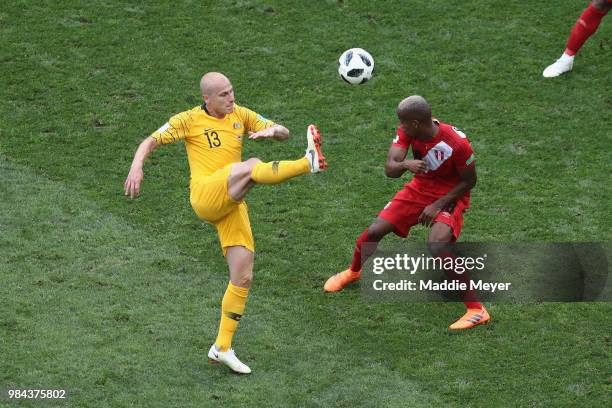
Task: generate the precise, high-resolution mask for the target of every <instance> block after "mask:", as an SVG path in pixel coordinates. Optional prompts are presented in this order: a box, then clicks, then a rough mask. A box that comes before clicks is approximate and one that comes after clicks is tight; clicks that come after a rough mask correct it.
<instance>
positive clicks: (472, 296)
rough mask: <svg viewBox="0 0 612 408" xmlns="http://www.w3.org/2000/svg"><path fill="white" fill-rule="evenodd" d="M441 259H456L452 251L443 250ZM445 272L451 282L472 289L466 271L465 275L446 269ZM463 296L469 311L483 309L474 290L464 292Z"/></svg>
mask: <svg viewBox="0 0 612 408" xmlns="http://www.w3.org/2000/svg"><path fill="white" fill-rule="evenodd" d="M439 257H440V258H442V259H446V258H455V254H453V252H452V251H450V250H443V251H442V253H440V255H439ZM444 272H445V273H446V276H448V277H449V278H450V279H451V280H458V281H459V282H461V283H465V284H466V286H467V287H468V288H469V287H470V275H469V274H468V272H467V271H465V272H464V273H458V272H455V271H454V270H452V269H444ZM462 295H463V304H464V305H465V307H467V308H468V309H482V308H483V306H482V303H480V302H479V301H478V296H477V295H476V292H474V290H473V289H468V290H466V291H465V292H463V294H462Z"/></svg>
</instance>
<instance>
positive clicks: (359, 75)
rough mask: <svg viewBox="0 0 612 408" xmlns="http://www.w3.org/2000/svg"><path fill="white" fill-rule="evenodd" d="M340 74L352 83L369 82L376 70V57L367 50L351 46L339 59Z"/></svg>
mask: <svg viewBox="0 0 612 408" xmlns="http://www.w3.org/2000/svg"><path fill="white" fill-rule="evenodd" d="M338 62H339V63H340V65H339V66H338V74H340V78H342V79H344V80H345V81H346V82H348V83H349V84H351V85H359V84H363V83H366V82H368V80H369V79H370V78H372V71H373V70H374V58H372V56H371V55H370V53H368V52H367V51H366V50H364V49H361V48H351V49H350V50H346V51H344V52H343V53H342V55H341V56H340V59H339V60H338Z"/></svg>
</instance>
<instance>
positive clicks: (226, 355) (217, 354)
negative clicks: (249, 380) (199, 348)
mask: <svg viewBox="0 0 612 408" xmlns="http://www.w3.org/2000/svg"><path fill="white" fill-rule="evenodd" d="M208 361H209V362H211V363H213V364H218V363H221V364H225V365H226V366H228V367H229V368H231V369H232V371H234V372H236V373H239V374H250V373H251V369H250V368H249V366H247V365H246V364H244V363H243V362H242V361H240V360H238V357H236V354H235V353H234V349H229V350H227V351H219V350H217V346H215V345H214V344H213V345H212V346H210V350H208Z"/></svg>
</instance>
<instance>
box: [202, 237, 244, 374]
mask: <svg viewBox="0 0 612 408" xmlns="http://www.w3.org/2000/svg"><path fill="white" fill-rule="evenodd" d="M226 260H227V264H228V266H229V270H230V282H229V283H228V285H227V289H226V291H225V295H224V296H223V301H222V303H221V322H220V324H219V334H218V335H217V339H216V340H215V343H214V344H213V345H212V346H211V347H210V350H209V352H208V358H209V360H210V361H211V362H216V363H223V364H225V365H227V366H228V367H229V368H231V369H232V370H233V371H235V372H237V373H240V374H249V373H250V372H251V369H250V368H249V367H248V366H247V365H246V364H244V363H242V362H241V361H240V360H239V359H238V357H236V354H235V353H234V350H233V349H232V348H231V346H232V337H233V336H234V332H235V331H236V328H237V327H238V322H239V321H240V319H241V318H242V314H243V313H244V307H245V304H246V300H247V297H248V294H249V288H250V287H251V281H252V280H253V260H254V259H253V252H252V251H251V250H249V249H247V248H245V247H242V246H232V247H228V248H226Z"/></svg>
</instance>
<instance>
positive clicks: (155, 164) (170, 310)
mask: <svg viewBox="0 0 612 408" xmlns="http://www.w3.org/2000/svg"><path fill="white" fill-rule="evenodd" d="M586 4H587V2H586V1H569V0H564V1H552V0H545V1H541V2H537V4H536V2H527V1H506V2H490V1H485V0H472V1H439V0H435V1H425V0H419V1H410V2H404V1H399V0H398V1H378V2H359V1H352V0H344V1H330V0H328V1H318V0H315V1H312V2H302V1H272V0H270V1H265V2H262V1H246V0H244V1H241V0H235V1H217V2H192V1H188V2H181V3H179V4H173V5H170V3H165V2H119V1H99V0H96V1H89V2H85V1H82V2H79V1H63V2H51V1H49V2H47V1H43V2H31V1H13V2H9V3H7V4H4V6H3V7H2V8H1V9H0V40H1V42H2V47H1V48H0V62H1V64H2V75H1V77H0V96H1V98H0V100H1V101H2V102H1V103H0V117H1V118H2V122H1V123H0V208H1V209H0V280H1V284H0V389H4V391H3V393H6V389H9V388H20V389H24V388H64V389H67V390H68V393H69V396H68V399H67V400H66V401H64V402H61V403H51V404H50V405H58V406H70V407H127V406H135V407H208V406H210V407H220V406H223V407H233V406H257V407H260V406H262V407H263V406H309V407H310V406H320V407H331V406H336V407H356V406H369V407H378V406H390V407H399V406H410V407H429V406H434V407H438V406H456V407H513V406H520V407H577V406H584V407H606V406H611V405H612V398H611V395H612V365H611V363H610V361H611V352H610V342H609V341H610V335H611V334H612V333H611V332H612V318H611V314H612V307H611V306H610V304H609V303H572V304H565V303H540V304H535V303H531V304H509V303H499V304H487V307H488V308H489V311H490V312H491V314H492V316H493V322H492V323H491V324H489V325H488V326H485V327H479V328H477V329H475V330H472V331H469V332H465V333H463V332H462V333H451V332H449V331H448V330H447V325H448V324H449V323H451V322H452V321H454V319H456V318H457V317H458V316H460V314H461V313H462V312H463V306H462V305H460V304H452V303H399V302H395V303H368V302H366V301H364V299H363V298H362V296H361V292H360V291H359V289H357V288H356V289H353V290H347V291H345V292H343V293H340V294H337V295H334V296H324V295H323V293H322V284H323V282H324V281H325V279H326V278H327V277H328V276H329V275H330V274H332V273H335V272H337V271H339V270H341V269H344V268H345V267H346V265H347V264H348V262H349V260H350V257H351V254H352V250H353V245H354V241H355V239H356V237H357V236H358V234H359V233H360V232H361V231H362V230H363V228H364V227H365V226H367V225H368V223H369V222H370V220H372V219H373V218H374V217H375V216H376V214H377V212H378V211H379V210H380V209H381V208H382V206H383V205H384V204H385V203H387V201H388V200H389V199H390V198H391V197H392V196H393V194H394V193H395V192H396V191H397V190H398V189H399V188H400V187H401V184H402V181H400V180H393V179H387V178H385V177H384V174H383V163H384V160H385V157H386V153H387V150H388V146H389V143H390V140H391V138H392V137H393V135H394V128H395V126H396V118H395V115H394V109H395V106H396V105H397V103H398V102H399V101H400V100H401V99H402V98H403V97H405V96H407V95H410V94H415V93H417V94H422V95H423V96H425V97H426V98H427V99H428V101H429V102H430V103H431V105H432V106H433V109H434V114H435V115H436V116H438V117H439V118H440V119H442V120H444V121H447V122H450V123H452V124H455V125H456V126H459V127H461V128H462V129H463V130H464V131H465V132H466V133H467V134H468V135H469V137H470V139H471V140H472V144H473V147H474V149H475V151H476V153H477V155H478V173H479V182H478V185H477V186H476V188H475V190H474V191H473V193H472V209H471V210H470V212H469V214H468V215H467V216H466V221H465V225H464V230H463V234H462V240H463V241H474V242H557V241H558V242H568V241H577V242H581V241H585V242H601V241H610V239H611V238H612V230H611V228H610V226H611V225H612V222H611V221H612V217H611V215H610V214H612V191H611V188H612V178H611V177H610V174H612V168H611V165H610V142H612V134H611V130H610V129H611V124H612V87H611V86H610V84H611V83H612V71H611V70H610V66H611V65H612V50H611V49H612V43H611V42H610V38H611V35H612V22H611V21H608V20H606V19H604V21H603V22H602V25H601V26H600V29H599V32H598V33H597V34H596V35H595V36H594V37H593V38H592V39H591V40H590V41H589V42H588V43H587V44H586V45H585V47H584V48H583V50H582V51H581V53H580V54H579V56H578V57H577V60H576V64H575V67H574V71H573V72H571V73H570V74H568V75H566V76H564V77H561V78H557V79H555V80H545V79H543V78H542V75H541V72H542V70H543V69H544V68H545V67H546V65H548V64H549V63H551V62H553V61H554V60H555V59H556V58H558V57H559V55H560V54H561V52H562V50H563V47H564V45H565V40H566V38H567V35H568V33H569V30H570V29H571V26H572V25H573V24H574V22H575V20H576V18H577V17H578V15H579V14H580V12H581V11H582V9H583V8H584V7H585V6H586ZM354 46H359V47H363V48H365V49H367V50H368V51H369V52H370V53H371V54H372V55H373V56H374V58H375V61H376V72H375V75H374V78H373V80H372V81H371V82H369V83H368V84H366V85H363V86H357V87H355V86H348V85H347V84H345V83H343V82H342V81H341V80H340V79H339V78H338V77H337V74H336V61H337V58H338V56H339V55H340V53H341V52H342V51H343V50H345V49H347V48H350V47H354ZM211 70H218V71H221V72H224V73H226V74H227V75H228V76H229V78H230V79H232V81H233V85H234V87H235V89H236V98H237V102H238V103H239V104H241V105H244V106H248V107H251V108H253V109H255V110H256V111H258V112H260V113H261V114H263V115H265V116H267V117H269V118H271V119H274V120H275V121H277V122H279V123H282V124H284V125H285V126H287V127H288V128H289V129H291V130H292V132H293V136H292V138H291V139H290V140H289V141H287V142H285V143H274V142H261V143H259V142H258V143H255V142H250V143H245V146H244V155H243V156H244V157H245V158H247V157H252V156H257V157H259V158H261V159H263V160H266V161H268V160H273V159H284V158H287V159H288V158H297V157H299V156H300V155H301V154H302V153H303V149H304V138H303V134H304V131H305V128H306V125H307V124H308V123H311V122H314V123H317V124H318V125H319V127H320V128H321V130H322V132H323V133H324V137H325V140H326V144H325V148H326V155H327V156H328V160H329V163H330V167H329V171H327V172H325V173H324V174H321V175H317V176H312V177H301V178H299V179H295V180H292V181H291V182H289V183H285V184H282V185H278V186H260V187H257V188H255V189H254V190H253V191H252V192H251V193H250V195H249V198H248V203H249V206H250V217H251V222H252V224H253V230H254V235H255V239H256V245H257V253H256V266H255V281H254V286H253V289H252V291H251V295H250V297H249V301H248V304H247V309H246V312H245V318H244V319H243V321H242V322H241V323H240V327H239V329H238V332H237V335H236V336H235V338H234V347H235V349H236V350H237V353H238V356H239V357H240V358H241V359H243V361H245V362H246V363H248V364H249V365H250V366H251V368H252V369H253V370H254V373H253V374H252V375H250V376H246V377H240V376H237V375H232V374H231V373H230V372H229V370H227V369H225V368H224V367H219V366H213V365H209V364H208V362H207V358H206V352H207V351H208V348H209V347H210V344H211V343H212V341H213V340H214V337H215V335H216V330H217V323H218V319H219V307H220V301H221V297H222V294H223V291H224V289H225V286H226V283H227V267H226V265H225V262H224V259H223V257H222V254H221V251H220V249H219V246H218V240H217V236H216V232H215V230H214V228H213V227H212V226H210V225H207V224H205V223H202V222H201V221H199V220H198V219H197V217H196V216H195V215H194V213H193V211H192V209H191V208H190V205H189V197H188V182H189V174H188V167H187V162H186V155H185V151H184V147H183V146H182V144H175V145H169V146H165V147H163V148H160V149H158V150H157V151H156V152H155V153H154V154H153V156H152V157H151V159H150V160H149V161H148V162H147V164H146V166H145V182H144V185H143V193H142V196H141V197H140V198H138V199H136V200H128V199H126V198H125V197H124V196H123V191H122V188H123V181H124V179H125V176H126V175H127V172H128V169H129V166H130V163H131V159H132V155H133V153H134V151H135V149H136V146H137V144H138V143H139V142H140V141H141V140H142V139H143V138H144V137H145V136H147V135H148V134H150V133H151V132H152V131H153V130H155V129H157V128H158V127H159V126H160V125H162V124H163V123H164V122H165V121H166V120H167V119H168V118H169V117H170V116H171V115H173V114H174V113H177V112H180V111H183V110H186V109H189V108H191V107H193V106H195V105H197V104H199V103H200V97H199V94H198V87H197V84H198V81H199V78H200V76H201V75H202V74H203V73H204V72H207V71H211ZM426 234H427V231H426V230H425V229H423V228H415V230H414V233H413V234H411V236H410V237H409V240H411V241H419V240H424V239H425V237H426ZM385 242H386V243H388V244H398V245H401V240H399V239H397V238H395V237H388V238H387V239H386V241H385ZM39 405H41V403H40V402H36V401H34V402H28V401H22V402H21V403H17V402H10V401H8V400H6V399H2V398H0V406H39Z"/></svg>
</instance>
